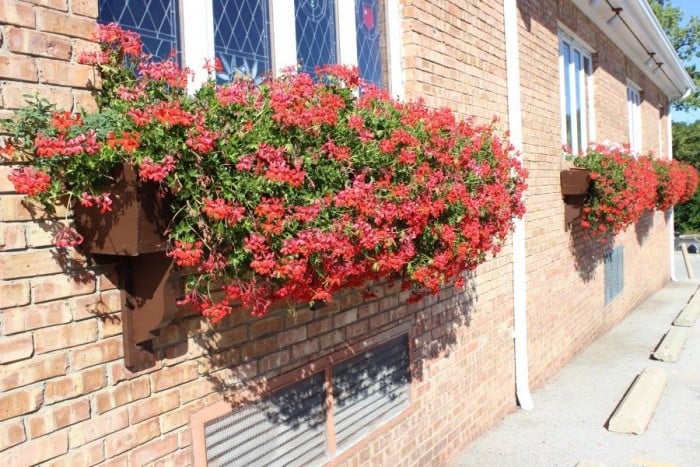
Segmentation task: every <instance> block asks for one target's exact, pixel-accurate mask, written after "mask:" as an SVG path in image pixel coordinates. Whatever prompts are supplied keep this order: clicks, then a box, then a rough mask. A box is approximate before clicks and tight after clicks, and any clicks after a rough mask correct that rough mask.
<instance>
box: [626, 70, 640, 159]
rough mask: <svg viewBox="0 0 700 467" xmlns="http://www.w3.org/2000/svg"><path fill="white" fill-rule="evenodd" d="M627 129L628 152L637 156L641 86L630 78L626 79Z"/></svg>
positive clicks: (638, 149)
mask: <svg viewBox="0 0 700 467" xmlns="http://www.w3.org/2000/svg"><path fill="white" fill-rule="evenodd" d="M635 98H636V100H635ZM627 130H628V134H627V137H628V141H629V145H630V152H631V153H632V154H634V155H635V156H638V155H639V154H641V153H642V88H641V87H639V86H637V85H636V84H635V83H634V82H632V81H630V80H627Z"/></svg>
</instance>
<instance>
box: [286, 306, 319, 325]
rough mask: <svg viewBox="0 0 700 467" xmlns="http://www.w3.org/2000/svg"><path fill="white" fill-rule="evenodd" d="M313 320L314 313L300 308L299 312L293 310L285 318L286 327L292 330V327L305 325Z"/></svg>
mask: <svg viewBox="0 0 700 467" xmlns="http://www.w3.org/2000/svg"><path fill="white" fill-rule="evenodd" d="M313 319H314V312H313V311H312V310H310V309H308V308H302V309H301V310H294V311H292V312H291V313H288V314H287V316H286V321H287V323H286V326H287V327H288V328H292V327H294V326H299V325H300V324H306V323H308V322H309V321H311V320H313Z"/></svg>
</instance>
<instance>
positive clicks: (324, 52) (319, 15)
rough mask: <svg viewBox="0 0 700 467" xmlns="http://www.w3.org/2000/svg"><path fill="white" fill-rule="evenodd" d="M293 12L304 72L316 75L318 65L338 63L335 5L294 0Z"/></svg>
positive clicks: (326, 1) (329, 1)
mask: <svg viewBox="0 0 700 467" xmlns="http://www.w3.org/2000/svg"><path fill="white" fill-rule="evenodd" d="M294 11H295V13H296V15H295V16H296V18H295V20H296V35H297V37H296V38H297V60H298V62H299V64H300V65H301V70H302V71H305V72H306V73H311V74H313V73H314V69H315V68H316V67H317V66H318V65H326V64H329V63H337V62H338V58H337V50H336V36H335V29H336V26H335V2H334V1H333V0H294Z"/></svg>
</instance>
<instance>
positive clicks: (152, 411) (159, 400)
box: [128, 390, 180, 424]
mask: <svg viewBox="0 0 700 467" xmlns="http://www.w3.org/2000/svg"><path fill="white" fill-rule="evenodd" d="M179 405H180V393H179V391H177V390H174V391H170V392H164V393H162V394H157V395H154V394H152V395H151V396H150V397H149V398H148V399H145V400H142V401H139V402H135V403H133V404H130V405H129V407H128V408H129V420H130V422H131V423H132V424H133V423H138V422H142V421H144V420H147V419H149V418H152V417H156V416H158V415H160V414H163V413H165V412H168V411H170V410H173V409H174V408H176V407H178V406H179Z"/></svg>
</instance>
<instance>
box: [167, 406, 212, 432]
mask: <svg viewBox="0 0 700 467" xmlns="http://www.w3.org/2000/svg"><path fill="white" fill-rule="evenodd" d="M201 406H202V402H200V401H197V402H195V403H194V404H189V405H187V406H184V407H180V408H179V409H176V410H171V411H170V412H166V413H164V414H163V415H161V416H160V417H158V419H159V420H160V432H161V433H163V434H166V433H169V432H171V431H173V430H175V429H177V428H180V427H183V426H185V425H187V424H188V423H189V421H190V415H192V413H194V412H196V411H197V410H198V408H199V407H201Z"/></svg>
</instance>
